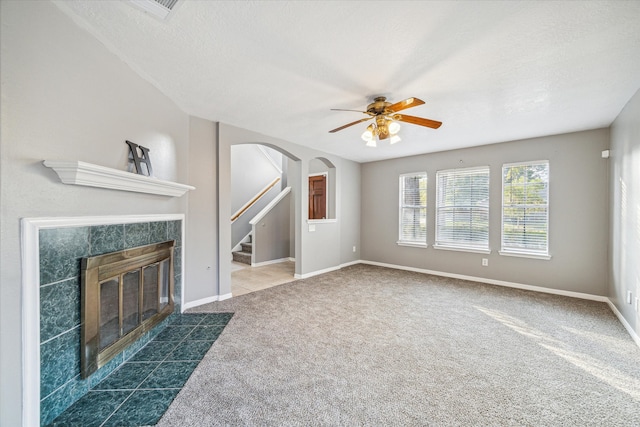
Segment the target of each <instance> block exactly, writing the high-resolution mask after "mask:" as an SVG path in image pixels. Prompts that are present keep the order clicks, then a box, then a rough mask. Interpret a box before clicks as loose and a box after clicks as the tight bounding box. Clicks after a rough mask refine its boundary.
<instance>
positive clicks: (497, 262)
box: [361, 129, 609, 296]
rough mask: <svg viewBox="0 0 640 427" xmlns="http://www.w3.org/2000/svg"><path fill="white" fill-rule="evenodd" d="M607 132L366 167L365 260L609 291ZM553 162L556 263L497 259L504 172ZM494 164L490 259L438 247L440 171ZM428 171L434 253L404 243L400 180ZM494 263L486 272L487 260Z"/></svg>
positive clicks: (551, 247)
mask: <svg viewBox="0 0 640 427" xmlns="http://www.w3.org/2000/svg"><path fill="white" fill-rule="evenodd" d="M608 143H609V131H608V129H600V130H593V131H587V132H578V133H571V134H565V135H555V136H548V137H543V138H536V139H530V140H523V141H514V142H506V143H501V144H493V145H487V146H482V147H475V148H468V149H464V150H452V151H445V152H440V153H432V154H425V155H420V156H412V157H405V158H401V159H394V160H386V161H381V162H373V163H367V164H364V165H362V212H363V214H362V223H361V227H362V259H364V260H368V261H376V262H381V263H387V264H396V265H401V266H407V267H414V268H420V269H426V270H433V271H438V272H444V273H451V274H459V275H466V276H472V277H479V278H485V279H492V280H496V281H505V282H512V283H519V284H525V285H532V286H540V287H546V288H552V289H557V290H564V291H572V292H581V293H587V294H593V295H600V296H604V295H606V294H607V274H606V271H607V236H608V223H607V221H608V220H607V218H608V215H607V194H608V189H607V160H604V159H602V158H601V151H602V150H604V149H606V148H607V147H608ZM532 160H549V168H550V184H549V216H550V219H549V224H550V225H549V227H550V228H549V251H550V253H551V256H552V258H551V259H550V260H548V261H547V260H539V259H529V258H516V257H508V256H502V255H500V254H498V250H500V244H501V243H500V242H501V233H500V231H501V202H502V196H501V191H502V190H501V185H502V184H501V175H502V172H501V168H502V165H503V164H504V163H514V162H523V161H532ZM486 165H488V166H489V167H490V174H491V175H490V205H489V230H490V231H489V247H490V249H491V251H492V252H491V254H489V255H486V254H477V253H469V252H459V251H447V250H437V249H434V248H433V247H432V245H433V243H434V240H435V232H434V229H435V221H434V219H435V196H436V180H435V174H436V171H438V170H443V169H454V168H463V167H472V166H486ZM422 171H426V172H427V179H428V182H427V237H428V240H427V242H428V244H429V248H427V249H423V248H414V247H405V246H398V245H397V244H396V242H397V240H398V200H399V196H398V191H399V190H398V179H399V178H398V177H399V175H400V174H403V173H409V172H422ZM482 258H488V259H489V266H488V267H482V266H481V259H482Z"/></svg>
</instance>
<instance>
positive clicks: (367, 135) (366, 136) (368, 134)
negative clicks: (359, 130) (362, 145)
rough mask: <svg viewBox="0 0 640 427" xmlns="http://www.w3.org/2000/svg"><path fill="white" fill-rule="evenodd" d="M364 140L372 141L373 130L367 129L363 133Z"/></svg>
mask: <svg viewBox="0 0 640 427" xmlns="http://www.w3.org/2000/svg"><path fill="white" fill-rule="evenodd" d="M362 140H363V141H367V142H369V141H372V140H373V132H371V131H370V130H369V129H367V130H365V131H364V132H363V134H362Z"/></svg>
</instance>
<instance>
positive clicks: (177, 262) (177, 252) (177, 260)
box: [173, 247, 182, 275]
mask: <svg viewBox="0 0 640 427" xmlns="http://www.w3.org/2000/svg"><path fill="white" fill-rule="evenodd" d="M173 273H174V274H180V275H181V274H182V248H180V247H177V248H174V249H173Z"/></svg>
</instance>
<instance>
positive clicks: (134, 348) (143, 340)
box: [122, 325, 160, 360]
mask: <svg viewBox="0 0 640 427" xmlns="http://www.w3.org/2000/svg"><path fill="white" fill-rule="evenodd" d="M156 327H160V325H156ZM154 329H155V328H154ZM149 341H151V334H150V333H149V332H146V333H144V334H143V335H142V336H141V337H140V338H138V339H137V340H135V341H134V342H132V343H131V344H129V346H128V347H127V348H125V349H124V351H123V352H122V354H123V356H124V360H128V359H130V358H131V356H133V355H134V354H136V353H138V352H139V351H140V349H142V348H144V346H145V345H147V344H148V343H149Z"/></svg>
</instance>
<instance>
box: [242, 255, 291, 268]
mask: <svg viewBox="0 0 640 427" xmlns="http://www.w3.org/2000/svg"><path fill="white" fill-rule="evenodd" d="M290 260H291V258H288V257H287V258H279V259H272V260H271V261H262V262H254V263H252V264H251V267H262V266H263V265H271V264H278V263H281V262H285V261H290Z"/></svg>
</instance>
